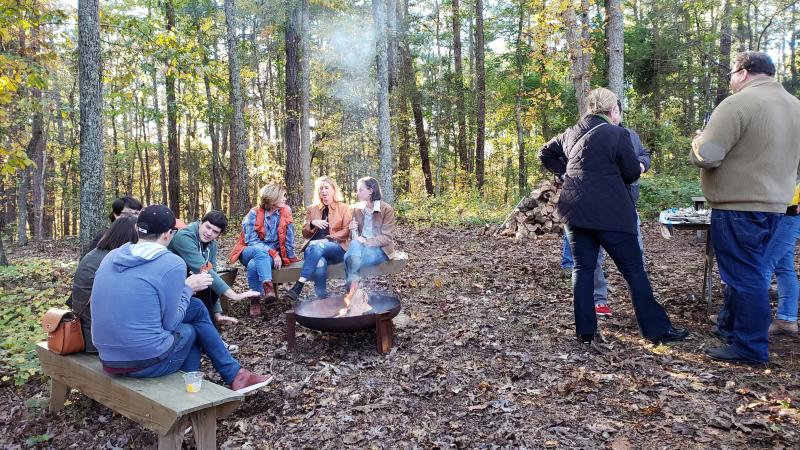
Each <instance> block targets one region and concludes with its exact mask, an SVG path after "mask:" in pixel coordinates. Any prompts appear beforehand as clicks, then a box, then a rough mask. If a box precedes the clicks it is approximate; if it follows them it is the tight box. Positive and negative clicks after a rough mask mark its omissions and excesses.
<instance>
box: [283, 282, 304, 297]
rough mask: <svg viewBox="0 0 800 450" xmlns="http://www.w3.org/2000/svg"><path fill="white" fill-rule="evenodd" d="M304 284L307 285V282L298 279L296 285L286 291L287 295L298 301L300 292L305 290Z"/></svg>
mask: <svg viewBox="0 0 800 450" xmlns="http://www.w3.org/2000/svg"><path fill="white" fill-rule="evenodd" d="M303 286H305V283H301V282H299V281H298V282H297V283H295V284H294V286H292V288H291V289H289V290H288V291H286V296H287V297H289V298H290V299H292V300H294V301H297V299H299V298H300V293H301V292H303Z"/></svg>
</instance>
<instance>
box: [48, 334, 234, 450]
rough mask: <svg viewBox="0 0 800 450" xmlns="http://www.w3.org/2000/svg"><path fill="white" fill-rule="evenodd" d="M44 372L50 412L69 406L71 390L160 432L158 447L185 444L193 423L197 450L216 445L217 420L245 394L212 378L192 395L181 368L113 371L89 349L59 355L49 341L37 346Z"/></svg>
mask: <svg viewBox="0 0 800 450" xmlns="http://www.w3.org/2000/svg"><path fill="white" fill-rule="evenodd" d="M36 352H37V354H38V355H39V361H40V362H41V364H42V371H44V373H45V374H46V375H47V376H49V377H50V379H51V383H52V384H51V387H50V412H51V413H55V412H57V411H60V410H61V409H62V408H64V400H65V399H66V397H67V394H68V393H69V390H70V388H75V389H78V390H79V391H81V393H83V394H84V395H86V396H87V397H90V398H92V399H94V400H96V401H98V402H100V403H102V404H103V405H105V406H107V407H108V408H110V409H112V410H114V411H116V412H118V413H120V414H122V415H123V416H125V417H127V418H129V419H131V420H133V421H135V422H137V423H139V424H140V425H142V426H143V427H145V428H147V429H148V430H152V431H155V432H156V433H158V448H159V450H164V449H176V450H179V449H180V448H181V442H182V441H183V435H184V430H186V427H187V425H188V423H189V422H190V421H191V424H192V430H193V432H194V439H195V444H196V446H197V448H198V450H205V449H213V448H216V447H217V418H218V417H225V416H226V415H228V414H230V413H231V412H232V411H233V410H234V409H236V408H237V407H238V406H239V405H240V404H241V403H242V400H244V395H242V394H239V393H237V392H234V391H232V390H230V389H228V388H226V387H223V386H219V385H217V384H214V383H212V382H210V381H208V380H204V381H203V387H202V389H201V390H200V392H195V393H191V394H190V393H188V392H186V388H185V385H184V382H183V377H182V375H181V373H180V372H178V373H173V374H170V375H166V376H163V377H159V378H129V377H120V376H114V375H109V374H107V373H106V372H104V371H103V368H102V365H101V364H100V359H99V358H97V356H95V355H92V354H89V353H76V354H73V355H68V356H61V355H57V354H55V353H53V352H51V351H50V350H48V349H47V342H40V343H38V344H36Z"/></svg>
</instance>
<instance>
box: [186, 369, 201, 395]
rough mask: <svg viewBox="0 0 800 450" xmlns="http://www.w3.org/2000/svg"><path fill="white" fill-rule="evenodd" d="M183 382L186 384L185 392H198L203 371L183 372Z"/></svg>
mask: <svg viewBox="0 0 800 450" xmlns="http://www.w3.org/2000/svg"><path fill="white" fill-rule="evenodd" d="M183 382H184V383H185V384H186V392H199V391H200V388H201V387H202V386H203V372H184V373H183Z"/></svg>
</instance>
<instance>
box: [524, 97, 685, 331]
mask: <svg viewBox="0 0 800 450" xmlns="http://www.w3.org/2000/svg"><path fill="white" fill-rule="evenodd" d="M587 103H588V105H587V114H586V115H585V116H584V117H582V118H581V119H580V121H578V123H577V124H575V125H574V126H572V127H570V128H569V129H567V130H566V131H565V132H564V133H563V134H561V135H559V136H556V137H555V138H553V139H552V140H551V141H550V142H548V143H547V144H545V146H544V147H542V149H541V152H540V155H539V158H540V159H541V161H542V164H543V165H544V166H545V167H546V168H547V169H548V170H550V171H551V172H553V173H555V174H557V175H559V176H560V177H561V178H562V179H563V182H564V187H563V190H562V191H561V195H560V197H559V200H558V204H557V206H556V214H557V216H559V217H560V218H561V220H562V221H564V222H566V227H565V232H566V235H567V240H568V241H569V245H570V249H571V250H572V254H573V256H574V259H575V269H576V276H575V278H574V282H573V286H572V293H573V301H574V309H575V328H576V334H577V336H578V339H579V340H580V341H581V342H583V343H591V341H592V339H593V338H594V337H595V334H596V332H597V316H596V315H595V311H594V295H593V292H594V277H593V274H594V270H595V265H596V264H597V253H598V251H599V249H600V246H601V245H602V246H603V248H604V249H605V250H606V252H608V254H609V256H611V258H612V259H613V260H614V263H615V264H616V265H617V268H618V269H619V271H620V272H621V273H622V276H623V277H624V278H625V281H627V283H628V286H629V288H630V291H631V296H632V297H633V306H634V311H635V312H636V319H637V321H638V323H639V329H640V330H641V332H642V334H643V335H644V337H646V338H647V339H649V340H651V341H652V342H654V343H663V342H670V341H679V340H683V339H685V338H686V337H687V336H688V335H689V332H688V331H686V330H683V329H678V328H674V327H673V326H672V324H671V323H670V320H669V318H668V317H667V314H666V312H665V311H664V308H663V307H662V306H661V305H660V304H658V303H657V302H656V300H655V297H654V296H653V289H652V287H651V286H650V280H649V279H648V278H647V273H646V272H645V271H644V264H643V262H642V251H641V249H640V248H639V243H638V241H637V240H636V234H637V222H636V221H637V217H636V207H635V205H634V202H633V198H632V197H631V191H630V186H629V185H630V184H631V183H633V182H634V181H636V180H638V179H639V175H640V174H641V168H640V167H639V160H638V159H637V158H636V155H635V153H634V151H633V146H632V143H631V138H630V136H629V135H628V131H627V130H626V129H624V128H622V127H618V126H616V125H618V124H619V123H620V120H621V116H620V110H619V106H618V105H617V96H616V95H614V93H613V92H611V91H610V90H608V89H605V88H598V89H594V90H592V91H591V92H590V93H589V96H588V99H587Z"/></svg>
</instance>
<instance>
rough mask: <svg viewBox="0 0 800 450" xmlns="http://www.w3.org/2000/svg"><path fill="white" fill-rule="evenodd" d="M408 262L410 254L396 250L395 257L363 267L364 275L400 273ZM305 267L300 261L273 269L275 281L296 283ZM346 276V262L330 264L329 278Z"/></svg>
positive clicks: (362, 272)
mask: <svg viewBox="0 0 800 450" xmlns="http://www.w3.org/2000/svg"><path fill="white" fill-rule="evenodd" d="M407 262H408V255H407V254H406V253H405V252H395V256H394V258H392V259H390V260H389V261H386V262H384V263H381V264H378V265H377V266H369V267H364V268H362V269H361V276H362V277H371V276H379V275H387V274H391V273H399V272H401V271H402V270H403V268H404V267H405V266H406V263H407ZM302 268H303V262H302V261H299V262H296V263H294V264H290V265H288V266H284V267H282V268H280V269H278V270H273V271H272V282H273V283H294V282H295V281H297V279H298V278H300V269H302ZM344 277H345V273H344V263H340V264H331V265H329V266H328V278H329V279H342V278H344Z"/></svg>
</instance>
